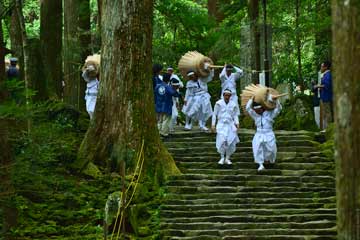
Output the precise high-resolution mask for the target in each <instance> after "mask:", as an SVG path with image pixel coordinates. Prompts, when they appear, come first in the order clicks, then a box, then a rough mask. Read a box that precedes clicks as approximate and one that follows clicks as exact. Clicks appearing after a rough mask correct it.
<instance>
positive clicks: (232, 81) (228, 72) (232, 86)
mask: <svg viewBox="0 0 360 240" xmlns="http://www.w3.org/2000/svg"><path fill="white" fill-rule="evenodd" d="M234 69H235V73H233V70H234ZM243 74H244V73H243V70H241V69H240V68H238V67H235V66H233V65H231V64H227V65H225V66H224V68H223V70H222V71H221V73H220V75H219V78H220V80H221V98H223V96H224V90H225V89H229V90H230V91H231V92H232V95H231V98H230V100H231V101H234V102H235V103H236V104H238V105H239V103H238V96H237V93H236V81H238V80H239V79H240V77H242V76H243Z"/></svg>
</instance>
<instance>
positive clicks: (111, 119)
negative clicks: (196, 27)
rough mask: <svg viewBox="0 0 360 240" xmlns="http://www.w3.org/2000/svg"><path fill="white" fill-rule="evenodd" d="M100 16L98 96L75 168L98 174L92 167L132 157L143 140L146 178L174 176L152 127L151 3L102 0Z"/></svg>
mask: <svg viewBox="0 0 360 240" xmlns="http://www.w3.org/2000/svg"><path fill="white" fill-rule="evenodd" d="M102 11H103V13H102V23H101V26H102V28H101V32H102V34H101V38H102V49H101V58H102V59H101V74H100V75H101V82H100V91H99V95H98V99H97V103H96V109H95V117H94V119H93V121H92V122H91V124H90V127H89V129H88V131H87V133H86V135H85V138H84V140H83V142H82V144H81V147H80V150H79V153H78V159H77V161H76V163H75V167H76V168H79V169H81V170H83V171H84V172H86V173H88V174H90V175H96V173H99V172H97V171H94V169H97V167H96V166H101V167H103V168H104V167H106V166H109V161H110V159H114V158H116V159H118V160H120V161H121V160H125V159H126V158H128V157H129V156H130V155H131V153H135V154H134V155H136V153H137V152H138V151H139V149H140V145H141V144H142V142H143V141H144V153H145V164H144V169H145V171H146V173H145V174H146V175H147V176H151V177H152V178H153V179H163V177H165V176H166V175H171V174H177V173H179V170H178V169H177V167H176V165H175V162H174V160H173V159H172V157H171V155H170V154H169V153H168V152H167V150H166V148H165V147H164V146H163V144H162V143H161V141H160V138H159V134H158V130H157V127H156V117H155V110H154V97H153V89H152V81H151V68H152V62H151V59H152V17H153V0H122V1H121V0H103V5H102ZM128 159H129V158H128ZM132 165H135V163H134V162H133V164H132Z"/></svg>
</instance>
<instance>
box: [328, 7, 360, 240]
mask: <svg viewBox="0 0 360 240" xmlns="http://www.w3.org/2000/svg"><path fill="white" fill-rule="evenodd" d="M332 21H333V26H332V30H333V31H332V32H333V49H332V51H333V66H334V88H333V89H334V92H335V102H334V106H335V116H336V117H335V126H336V131H335V147H336V151H335V158H336V171H337V172H336V177H337V179H336V188H337V196H336V197H337V231H338V238H337V239H339V240H358V239H360V201H359V199H360V148H359V143H360V128H359V124H360V104H359V103H360V94H359V93H360V91H359V89H360V82H359V76H360V69H359V68H358V67H356V66H359V64H360V49H359V47H360V45H359V36H360V29H359V23H360V4H359V1H356V0H350V1H345V2H344V1H339V0H333V1H332Z"/></svg>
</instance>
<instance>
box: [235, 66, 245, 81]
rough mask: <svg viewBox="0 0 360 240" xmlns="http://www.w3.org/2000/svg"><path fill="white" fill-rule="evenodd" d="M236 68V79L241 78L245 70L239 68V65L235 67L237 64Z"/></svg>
mask: <svg viewBox="0 0 360 240" xmlns="http://www.w3.org/2000/svg"><path fill="white" fill-rule="evenodd" d="M234 68H235V71H236V73H235V80H239V78H241V77H242V76H243V75H244V71H243V70H242V69H240V68H238V67H235V66H234Z"/></svg>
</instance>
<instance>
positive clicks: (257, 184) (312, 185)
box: [166, 180, 335, 189]
mask: <svg viewBox="0 0 360 240" xmlns="http://www.w3.org/2000/svg"><path fill="white" fill-rule="evenodd" d="M166 185H167V186H178V187H181V186H231V187H236V186H246V187H263V186H266V187H296V188H312V189H313V188H318V187H326V188H334V189H335V183H334V182H333V181H326V182H319V183H317V182H315V183H312V182H310V183H309V182H297V181H293V182H266V181H232V180H221V181H217V180H173V181H169V182H168V183H167V184H166Z"/></svg>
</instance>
